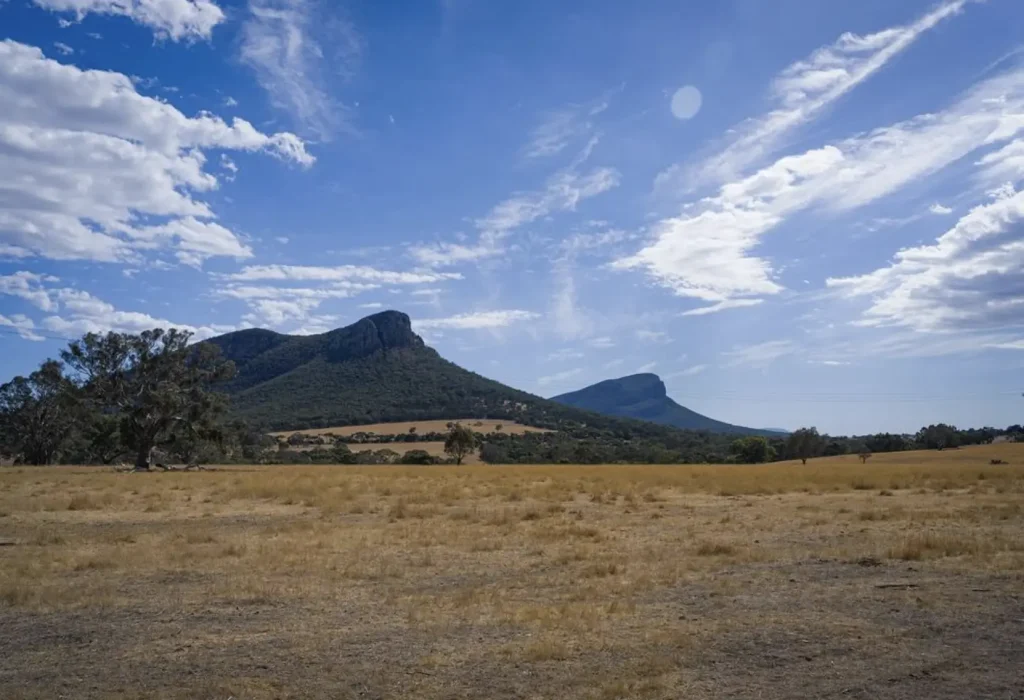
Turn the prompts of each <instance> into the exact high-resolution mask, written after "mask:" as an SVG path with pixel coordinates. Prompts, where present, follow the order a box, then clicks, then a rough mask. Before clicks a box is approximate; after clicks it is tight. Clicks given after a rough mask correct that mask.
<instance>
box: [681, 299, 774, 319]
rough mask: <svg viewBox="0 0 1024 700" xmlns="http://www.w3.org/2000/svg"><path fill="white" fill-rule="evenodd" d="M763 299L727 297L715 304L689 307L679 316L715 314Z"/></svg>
mask: <svg viewBox="0 0 1024 700" xmlns="http://www.w3.org/2000/svg"><path fill="white" fill-rule="evenodd" d="M763 301H764V299H727V300H725V301H720V302H718V303H717V304H712V305H711V306H701V307H700V308H696V309H690V310H689V311H684V312H683V313H682V314H680V315H681V316H706V315H708V314H716V313H718V312H719V311H725V310H726V309H742V308H744V307H748V306H757V305H758V304H760V303H761V302H763Z"/></svg>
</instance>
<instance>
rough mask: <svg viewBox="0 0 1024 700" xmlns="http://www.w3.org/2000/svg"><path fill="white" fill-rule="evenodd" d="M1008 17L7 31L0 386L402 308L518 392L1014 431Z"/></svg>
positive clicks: (102, 17)
mask: <svg viewBox="0 0 1024 700" xmlns="http://www.w3.org/2000/svg"><path fill="white" fill-rule="evenodd" d="M1021 26H1024V4H1022V3H1020V2H1017V0H987V1H981V0H946V1H945V2H934V1H933V0H928V1H919V0H902V1H901V2H892V1H891V0H861V1H860V2H856V3H837V2H831V3H823V2H819V3H815V2H808V1H807V0H773V1H772V2H763V1H761V0H706V1H697V0H694V1H692V2H679V1H678V0H676V1H675V2H659V1H657V0H651V2H643V3H623V2H617V1H615V0H593V1H587V2H583V1H581V0H566V1H565V2H557V3H556V2H549V1H547V0H517V1H516V2H499V1H487V0H436V1H435V0H420V1H417V2H398V1H397V0H396V1H395V2H374V1H372V0H342V1H328V0H323V1H319V2H318V0H248V2H237V1H234V2H226V1H225V2H220V1H219V0H217V1H215V0H0V376H2V380H6V379H7V378H9V377H10V376H13V375H15V374H19V373H21V374H24V373H28V372H31V371H32V370H33V369H34V368H35V367H36V366H37V365H38V364H39V362H41V361H42V360H43V359H45V358H46V357H51V356H55V355H56V354H57V353H58V352H59V350H60V349H61V347H63V346H64V345H66V342H67V339H70V338H74V337H77V336H79V335H81V334H83V333H86V332H104V331H107V330H117V331H125V332H137V331H140V330H143V329H146V328H151V327H166V326H177V327H183V328H187V329H189V330H192V331H193V332H194V333H195V335H196V337H197V338H204V337H210V336H213V335H217V334H220V333H224V332H228V331H231V330H236V329H240V328H246V327H253V326H257V327H264V328H272V329H274V330H277V331H281V332H285V333H320V332H324V331H327V330H330V329H332V328H336V327H340V326H344V325H348V324H350V323H353V322H355V321H357V320H359V319H360V318H362V317H363V316H366V315H369V314H371V313H375V312H377V311H380V310H384V309H397V310H401V311H404V312H406V313H408V314H409V315H410V316H411V317H412V319H413V324H414V328H415V330H416V331H417V332H418V333H420V334H421V335H422V336H423V337H424V339H425V340H426V341H427V342H428V344H430V345H431V346H432V347H434V348H436V349H437V350H438V351H439V352H440V353H441V354H442V355H443V356H445V357H446V358H448V359H450V360H452V361H454V362H456V363H458V364H460V365H462V366H464V367H466V368H468V369H471V370H474V371H476V372H479V373H481V374H483V375H485V376H489V377H492V378H494V379H497V380H499V381H502V382H505V383H507V384H510V385H512V386H515V387H517V388H521V389H524V390H527V391H531V392H534V393H537V394H540V395H543V396H552V395H555V394H558V393H562V392H566V391H571V390H575V389H578V388H582V387H583V386H586V385H589V384H592V383H594V382H597V381H600V380H603V379H608V378H613V377H618V376H624V375H628V374H632V373H636V372H655V373H657V374H659V375H660V376H661V377H662V378H663V379H664V381H665V383H666V385H667V387H668V390H669V394H670V395H671V396H672V397H673V398H675V399H676V400H677V401H679V402H680V403H682V404H683V405H686V406H688V407H690V408H692V409H694V410H697V411H700V412H702V413H705V414H707V415H710V416H712V417H714V418H717V419H719V420H725V421H728V422H731V423H737V424H743V425H750V426H756V427H779V428H786V429H794V428H797V427H800V426H807V425H814V426H817V427H818V428H819V429H820V430H823V431H828V432H831V433H833V434H840V433H843V434H862V433H867V432H876V431H894V432H904V431H906V432H912V431H914V430H916V429H917V428H919V427H920V426H922V425H927V424H930V423H935V422H940V421H941V422H949V423H953V424H956V425H958V426H961V427H971V426H974V427H979V426H982V425H994V426H998V427H1005V426H1006V425H1008V424H1011V423H1020V422H1022V420H1024V396H1022V390H1024V386H1022V384H1024V382H1022V381H1021V380H1022V377H1024V371H1022V370H1024V223H1022V220H1024V43H1022V41H1024V35H1022V34H1021V33H1020V31H1019V28H1020V27H1021Z"/></svg>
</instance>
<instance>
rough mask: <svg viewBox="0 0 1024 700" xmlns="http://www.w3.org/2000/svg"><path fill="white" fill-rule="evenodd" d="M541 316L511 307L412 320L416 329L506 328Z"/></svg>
mask: <svg viewBox="0 0 1024 700" xmlns="http://www.w3.org/2000/svg"><path fill="white" fill-rule="evenodd" d="M538 317H539V314H536V313H534V312H532V311H522V310H519V309H509V310H502V311H477V312H474V313H466V314H459V315H457V316H449V317H447V318H425V319H418V320H414V321H413V322H412V326H413V328H414V329H422V330H435V329H452V330H469V329H481V328H504V327H506V326H510V325H512V324H514V323H520V322H523V321H532V320H534V319H536V318H538Z"/></svg>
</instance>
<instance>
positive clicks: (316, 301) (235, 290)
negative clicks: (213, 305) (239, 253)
mask: <svg viewBox="0 0 1024 700" xmlns="http://www.w3.org/2000/svg"><path fill="white" fill-rule="evenodd" d="M379 286H380V285H377V284H373V283H367V282H353V281H349V280H336V281H333V282H331V284H330V285H327V286H323V287H282V286H272V285H239V284H229V285H228V286H226V287H223V288H221V289H218V290H216V292H215V294H216V296H218V297H221V298H225V299H238V300H240V301H244V302H245V303H246V305H247V306H248V307H249V309H250V313H248V314H246V315H245V316H244V317H243V318H244V319H245V320H246V321H247V322H249V323H252V324H256V325H269V326H275V327H276V326H280V325H282V324H285V323H289V322H297V323H301V324H303V326H304V327H307V328H309V327H319V324H316V323H313V322H312V320H313V319H314V318H316V317H315V316H314V315H313V312H314V311H316V310H317V309H318V308H319V307H320V305H321V304H322V303H323V302H325V301H327V300H330V299H347V298H349V297H353V296H356V295H357V294H360V293H362V292H365V291H369V290H373V289H378V288H379ZM321 318H326V317H321Z"/></svg>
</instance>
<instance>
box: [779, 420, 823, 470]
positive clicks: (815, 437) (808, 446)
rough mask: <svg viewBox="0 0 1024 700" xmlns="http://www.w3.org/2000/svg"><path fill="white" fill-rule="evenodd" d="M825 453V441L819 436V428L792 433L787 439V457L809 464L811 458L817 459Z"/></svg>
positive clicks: (801, 429) (802, 429)
mask: <svg viewBox="0 0 1024 700" xmlns="http://www.w3.org/2000/svg"><path fill="white" fill-rule="evenodd" d="M824 451H825V440H824V439H823V438H822V437H821V435H819V434H818V429H817V428H813V427H812V428H800V429H799V430H796V431H794V432H792V433H790V435H789V438H787V439H786V448H785V455H786V457H787V458H789V459H799V460H800V461H802V462H803V463H804V464H807V460H808V459H810V458H811V457H817V456H819V455H820V454H822V453H823V452H824Z"/></svg>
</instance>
